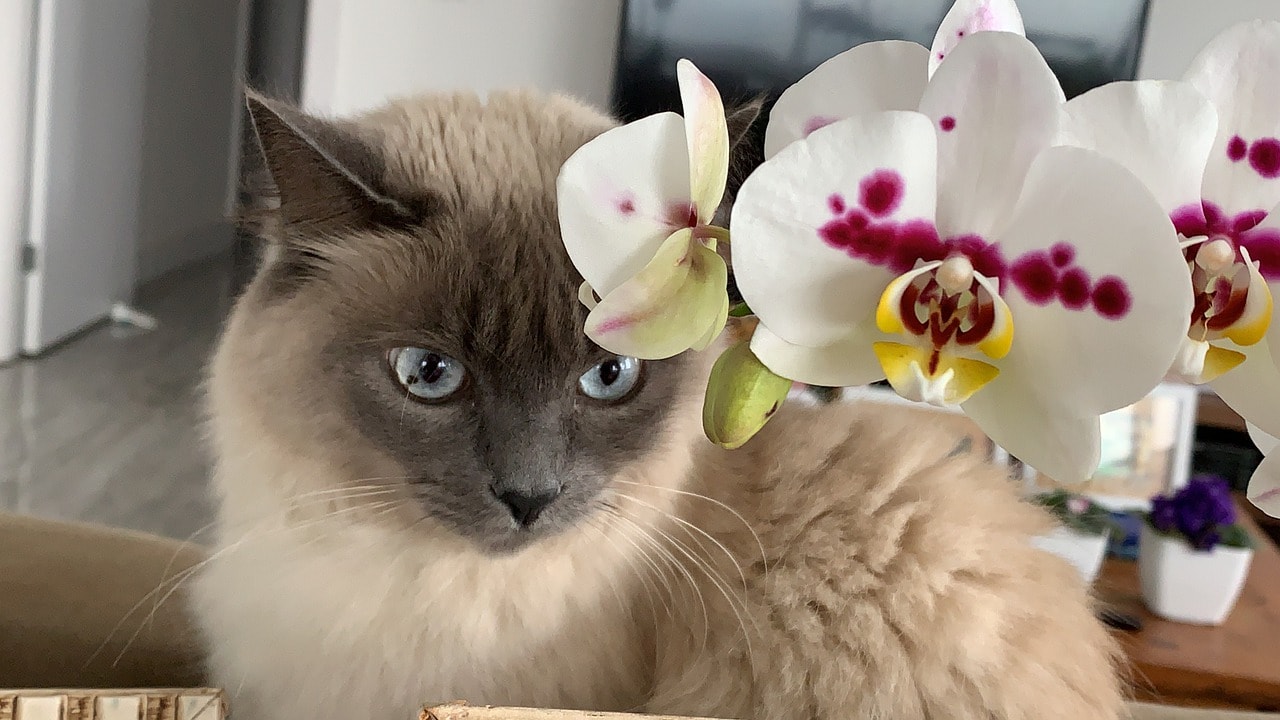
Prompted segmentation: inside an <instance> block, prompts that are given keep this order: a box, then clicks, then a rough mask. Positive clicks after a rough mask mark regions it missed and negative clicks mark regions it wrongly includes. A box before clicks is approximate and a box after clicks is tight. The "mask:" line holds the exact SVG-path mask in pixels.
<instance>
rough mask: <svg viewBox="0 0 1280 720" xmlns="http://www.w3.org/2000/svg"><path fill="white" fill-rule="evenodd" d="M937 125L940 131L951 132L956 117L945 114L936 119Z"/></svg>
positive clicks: (954, 127) (954, 125)
mask: <svg viewBox="0 0 1280 720" xmlns="http://www.w3.org/2000/svg"><path fill="white" fill-rule="evenodd" d="M938 127H940V128H942V132H951V131H952V130H955V129H956V119H955V118H954V117H952V116H951V115H947V116H946V117H944V118H942V119H941V120H939V121H938Z"/></svg>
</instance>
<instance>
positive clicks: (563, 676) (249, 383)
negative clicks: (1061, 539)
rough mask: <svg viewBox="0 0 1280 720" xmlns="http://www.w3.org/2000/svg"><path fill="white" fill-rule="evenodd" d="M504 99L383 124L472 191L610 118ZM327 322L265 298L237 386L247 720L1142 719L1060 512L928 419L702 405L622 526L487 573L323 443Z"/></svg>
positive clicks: (219, 412)
mask: <svg viewBox="0 0 1280 720" xmlns="http://www.w3.org/2000/svg"><path fill="white" fill-rule="evenodd" d="M490 106H491V111H490V112H488V114H486V115H485V119H483V120H478V121H472V120H471V119H470V118H467V122H465V123H459V122H457V118H454V119H452V120H451V118H453V115H452V114H461V113H462V112H463V111H462V110H459V108H464V109H465V111H466V112H470V113H478V112H480V111H479V110H478V107H479V105H478V104H477V103H475V101H471V100H465V99H461V100H459V99H454V100H441V99H439V98H437V99H428V100H421V99H420V100H413V101H403V102H401V103H399V104H397V105H396V106H393V107H392V108H390V109H388V110H386V111H383V112H382V113H380V114H379V115H377V116H374V117H372V118H369V119H366V120H365V121H364V122H368V123H386V124H388V125H389V126H394V128H398V130H395V131H394V132H390V135H389V136H390V137H391V138H392V139H391V140H389V141H388V142H389V144H390V145H391V148H390V149H391V150H393V151H394V152H395V153H396V154H397V155H398V156H399V158H400V160H399V162H400V164H399V165H398V166H397V168H398V169H396V170H393V172H397V173H399V174H398V176H397V177H398V180H397V182H399V183H400V184H402V185H411V184H412V183H413V182H414V180H413V178H414V177H415V176H418V175H420V174H432V173H434V174H438V173H440V172H441V171H442V168H443V169H447V170H448V171H449V172H451V173H452V174H453V177H454V178H455V179H456V180H457V183H458V186H459V187H460V188H463V190H462V191H465V188H466V185H467V183H468V182H472V181H474V182H476V183H482V184H483V183H489V184H493V183H494V182H495V181H494V180H493V179H492V177H491V176H490V175H494V176H496V175H502V174H503V173H502V172H499V173H492V174H486V173H485V172H483V170H484V168H485V167H486V165H485V164H486V163H489V166H490V167H491V169H492V168H497V167H498V166H499V165H500V164H501V163H500V162H499V161H497V160H494V159H493V158H490V157H487V156H485V154H484V152H485V150H484V148H486V147H497V148H502V147H504V143H503V140H502V137H501V132H502V128H503V123H510V122H522V123H524V122H535V120H533V119H528V118H534V116H537V117H541V118H543V119H544V120H546V118H550V120H549V121H547V122H548V123H549V125H548V128H551V127H553V126H554V125H555V123H560V124H563V125H571V124H575V123H576V124H577V125H578V126H589V125H595V126H600V127H603V126H604V124H605V123H606V121H605V120H604V119H603V118H601V117H600V116H598V115H595V114H593V113H590V112H589V111H587V110H585V109H582V108H580V107H578V106H575V105H572V104H569V103H567V102H566V101H560V100H557V101H550V102H549V101H544V100H536V99H530V98H528V97H524V96H503V95H499V96H496V97H495V98H494V99H492V100H491V101H490ZM526 115H527V116H528V118H526V117H525V116H526ZM414 127H417V128H418V132H411V130H412V129H413V128H414ZM406 128H408V130H406ZM461 128H466V130H465V131H464V130H463V129H461ZM486 133H490V134H491V135H486ZM547 133H549V135H548V138H549V139H548V142H558V141H564V140H563V136H560V135H555V134H554V133H553V132H552V130H550V129H548V130H547ZM568 136H569V137H572V136H573V133H569V134H568ZM433 137H435V138H437V140H435V141H433V140H431V138H433ZM556 138H559V140H557V139H556ZM506 152H509V153H516V154H517V155H518V154H519V150H518V149H513V148H512V147H506ZM460 153H465V154H466V155H467V159H465V160H463V159H460V155H459V154H460ZM512 162H515V163H517V165H516V167H515V169H514V170H512V171H511V172H512V173H519V172H522V170H521V167H522V166H520V165H519V164H518V163H520V162H522V161H521V160H520V159H519V157H517V158H516V159H515V160H513V161H512ZM530 162H531V163H532V164H530V165H528V166H527V167H528V168H529V172H528V173H526V175H524V176H519V175H516V178H517V179H516V184H517V185H519V184H520V183H524V184H527V185H532V186H534V188H535V190H536V191H538V192H546V191H547V188H548V187H549V183H552V182H553V180H554V173H549V172H548V171H547V170H546V168H545V167H542V166H539V165H538V164H537V163H536V162H532V161H530ZM481 189H483V191H485V192H504V190H503V189H502V187H501V183H500V182H499V183H497V186H495V187H488V186H484V187H483V188H481ZM323 313H324V308H323V307H315V306H314V304H301V303H297V304H291V303H289V302H284V303H275V304H270V305H268V304H267V303H264V302H262V300H261V298H260V297H259V289H257V288H251V289H250V291H249V293H248V294H247V295H246V297H245V298H243V299H242V300H241V302H240V304H239V306H238V309H237V310H236V312H235V314H234V315H233V317H232V319H231V321H230V324H229V327H228V328H227V330H226V333H225V335H224V338H223V340H222V343H221V345H220V347H219V350H218V353H217V356H216V358H215V360H214V362H213V365H212V373H211V382H210V393H209V394H210V400H209V403H210V414H211V429H212V440H213V447H214V451H215V455H216V459H217V469H216V476H215V483H216V487H217V490H218V495H219V500H220V529H219V535H220V539H219V548H218V551H217V554H216V555H215V556H214V558H213V560H212V561H211V562H210V563H209V564H208V565H207V567H206V569H205V570H204V571H203V572H202V574H201V576H200V578H199V580H198V582H197V584H196V587H195V590H194V593H193V594H194V603H195V607H196V609H197V612H198V614H199V616H200V618H201V622H202V624H203V626H204V630H205V632H206V635H207V637H208V638H209V640H210V643H211V646H212V651H211V664H212V671H213V674H214V679H215V681H216V682H218V683H219V684H221V685H223V686H225V687H226V688H227V689H228V691H229V693H230V694H231V697H232V700H233V703H234V707H235V708H236V711H237V716H238V717H239V718H242V720H352V719H354V718H360V719H364V718H368V719H370V720H375V719H376V720H395V719H403V718H409V717H412V714H413V713H414V712H416V709H417V708H419V707H420V706H421V705H422V704H423V703H430V702H440V701H447V700H453V699H467V700H470V701H472V702H475V703H487V704H516V705H535V706H557V707H570V708H593V709H606V710H632V709H639V708H645V707H647V708H649V709H652V710H655V711H656V710H661V711H665V712H672V713H683V714H703V715H708V716H719V717H726V718H727V717H742V718H758V719H760V720H783V719H786V720H846V719H852V718H864V717H866V718H904V719H905V718H926V717H927V718H1002V719H1010V720H1012V719H1015V718H1016V719H1022V718H1026V719H1028V720H1029V719H1032V718H1035V719H1037V720H1038V719H1042V718H1044V719H1050V720H1051V719H1053V718H1063V719H1066V718H1071V719H1073V720H1111V719H1112V718H1115V717H1117V716H1118V713H1119V710H1120V693H1119V690H1118V682H1117V679H1116V677H1115V674H1114V672H1113V670H1112V652H1113V647H1112V644H1111V642H1110V640H1109V639H1108V637H1107V635H1106V633H1105V632H1104V631H1103V629H1102V628H1101V626H1100V625H1099V624H1098V623H1097V621H1095V620H1094V619H1093V617H1092V615H1091V613H1090V610H1089V599H1088V597H1087V595H1086V592H1085V590H1084V588H1083V587H1082V586H1081V582H1080V580H1079V578H1078V577H1076V576H1075V575H1074V574H1073V573H1072V571H1071V570H1070V568H1069V567H1068V566H1067V565H1066V564H1065V563H1064V562H1062V561H1060V560H1057V559H1055V558H1052V557H1050V556H1048V555H1045V554H1042V553H1039V552H1037V551H1035V550H1033V549H1032V548H1031V547H1030V546H1029V544H1028V542H1027V540H1028V538H1029V537H1030V536H1031V535H1032V534H1034V533H1037V532H1041V531H1043V530H1044V529H1045V528H1047V527H1048V526H1049V520H1048V518H1047V516H1045V515H1043V514H1042V513H1041V512H1040V511H1038V510H1035V509H1032V508H1031V507H1030V506H1028V505H1026V504H1024V503H1022V502H1021V501H1020V500H1019V499H1018V497H1017V489H1016V488H1015V486H1014V484H1013V483H1011V482H1009V481H1007V480H1006V479H1005V478H1004V477H1003V476H1002V474H1001V473H1000V472H999V471H997V470H996V469H994V468H991V467H988V466H985V465H983V464H982V463H980V462H977V461H975V460H973V459H969V458H950V459H947V458H946V456H947V453H948V451H949V449H950V443H949V441H948V440H947V439H945V438H940V437H937V436H936V435H935V434H933V433H931V432H930V431H929V429H928V428H923V427H919V426H915V425H911V424H910V421H908V420H906V419H904V418H901V417H898V416H897V415H895V414H894V412H893V411H891V410H883V409H881V410H875V411H871V410H863V409H860V408H857V407H853V406H850V405H840V406H836V407H830V408H825V409H810V408H801V407H796V408H791V407H786V408H784V409H783V410H782V411H781V412H780V413H779V416H778V417H777V418H776V419H775V420H774V421H773V422H772V423H771V424H770V426H769V427H768V428H767V429H766V431H765V433H763V434H762V435H761V436H760V437H759V438H757V439H756V440H754V441H753V442H752V443H750V444H749V445H748V446H747V447H746V448H744V449H742V450H739V451H736V452H733V453H728V452H724V451H721V450H718V449H715V448H713V447H711V446H709V444H708V443H707V442H706V441H705V440H704V439H703V437H702V433H701V429H700V427H699V417H698V415H699V405H700V397H699V396H698V395H697V394H696V393H695V392H691V393H690V395H689V397H687V398H685V399H684V403H683V406H682V409H681V411H680V420H679V421H678V422H676V423H674V424H673V426H672V427H671V429H670V430H669V432H668V433H667V436H666V437H665V438H664V439H663V442H662V443H660V446H659V447H660V449H659V451H658V452H656V453H654V454H653V455H652V456H650V457H645V458H637V459H636V461H635V463H634V464H633V465H632V466H631V467H630V468H629V469H628V470H626V471H625V472H623V473H622V474H621V475H619V476H618V477H617V478H615V479H614V482H613V484H612V485H611V492H613V493H614V499H615V501H616V503H617V505H618V511H617V512H616V513H612V514H609V513H602V514H601V515H600V516H598V517H597V518H595V519H594V520H593V521H592V522H590V523H586V524H584V525H583V526H582V527H580V528H579V529H578V530H576V531H573V532H570V533H568V534H566V535H564V536H562V537H559V538H557V539H555V540H553V541H549V542H546V543H544V544H542V545H539V546H535V547H532V548H530V549H529V550H527V551H525V552H523V553H521V554H519V555H516V556H514V557H492V556H486V555H483V554H481V553H479V552H478V551H477V550H475V549H473V548H472V547H470V546H469V545H467V544H465V543H464V542H462V541H460V540H458V539H455V538H453V537H452V536H450V535H448V534H447V533H446V532H445V531H443V530H442V529H439V528H435V527H433V526H432V525H431V523H430V522H419V521H417V519H416V518H413V517H410V516H408V515H406V514H404V513H403V512H401V508H400V507H399V506H397V505H395V504H393V503H391V502H383V501H380V500H379V498H384V497H385V496H384V495H380V494H379V493H382V492H384V491H383V490H380V489H378V488H381V487H386V486H387V484H388V481H389V480H390V481H394V479H395V478H397V477H402V476H403V475H404V471H403V469H402V468H398V467H396V466H395V464H394V463H392V462H391V461H390V460H389V459H387V458H385V457H382V456H380V455H379V454H378V453H377V452H376V451H374V450H373V449H371V448H367V447H361V446H356V445H344V444H343V443H336V442H332V441H323V440H322V441H316V438H322V439H323V438H330V437H342V434H341V432H339V430H340V429H339V428H336V427H335V426H334V423H337V422H339V421H340V420H339V418H337V417H335V416H334V415H333V414H332V413H329V412H327V411H326V410H325V409H324V407H323V405H315V406H311V405H305V406H303V405H299V404H298V401H297V400H295V397H305V396H304V395H302V394H298V395H294V394H291V393H290V392H289V391H287V390H286V389H284V388H289V387H290V385H289V383H295V382H298V380H297V378H296V376H297V374H298V373H297V372H296V370H295V368H297V367H299V363H302V362H305V358H307V357H308V354H309V353H310V352H311V351H312V349H313V348H314V347H315V346H316V344H317V343H319V342H320V341H321V339H322V338H323V335H324V323H323ZM698 372H699V373H705V372H706V368H705V367H702V368H700V369H699V371H698ZM695 380H696V378H695ZM379 483H380V484H379ZM393 484H394V483H392V485H393ZM762 551H763V552H762ZM704 613H705V615H704ZM744 630H745V632H744Z"/></svg>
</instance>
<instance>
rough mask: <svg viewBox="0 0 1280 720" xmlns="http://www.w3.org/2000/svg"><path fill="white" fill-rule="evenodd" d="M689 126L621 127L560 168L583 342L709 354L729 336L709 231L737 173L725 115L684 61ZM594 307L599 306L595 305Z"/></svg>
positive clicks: (723, 282) (675, 122)
mask: <svg viewBox="0 0 1280 720" xmlns="http://www.w3.org/2000/svg"><path fill="white" fill-rule="evenodd" d="M677 74H678V78H679V82H680V99H681V102H682V103H683V105H684V117H683V118H681V116H679V115H676V114H675V113H660V114H658V115H652V116H650V117H647V118H644V119H642V120H638V121H636V122H633V123H630V124H627V125H623V126H621V127H618V128H614V129H612V130H609V131H608V132H605V133H604V134H602V135H600V136H599V137H597V138H595V139H594V140H592V141H590V142H588V143H587V144H585V145H583V146H582V147H581V148H579V149H578V151H577V152H575V153H574V154H573V155H572V156H571V157H570V158H569V159H568V160H567V161H565V163H564V166H563V167H562V168H561V170H560V177H559V179H558V182H557V185H556V190H557V195H558V203H559V214H560V231H561V234H562V236H563V239H564V244H565V248H566V249H567V250H568V252H569V257H570V259H571V260H572V261H573V264H574V265H575V266H576V267H577V269H578V272H580V273H581V274H582V277H583V278H584V279H585V283H584V285H583V287H582V289H581V291H580V292H579V297H580V299H581V300H582V301H583V303H584V304H586V305H587V306H588V307H590V308H592V310H591V313H590V315H589V316H588V317H587V323H586V334H587V336H588V337H590V338H591V339H592V340H594V341H595V342H596V343H597V344H598V345H600V346H601V347H603V348H605V349H606V350H609V351H610V352H615V353H618V354H620V355H630V356H633V357H638V358H644V359H652V360H657V359H663V358H668V357H671V356H673V355H677V354H679V353H681V352H683V351H685V350H688V349H689V348H694V349H699V350H700V349H703V348H706V347H707V346H708V345H710V344H711V342H712V341H713V340H714V339H715V338H716V336H718V335H719V333H720V331H721V330H723V329H724V325H725V320H726V317H727V314H728V312H729V296H728V292H727V290H726V287H727V280H728V268H727V266H726V265H725V262H724V260H723V259H722V258H721V257H720V256H719V255H718V254H717V253H716V242H717V240H723V239H726V237H727V231H726V230H724V229H723V228H719V227H715V226H712V225H710V224H709V223H710V222H711V220H712V218H713V217H714V215H715V213H716V210H717V209H718V208H719V206H720V202H721V199H722V197H723V196H724V192H725V185H726V182H727V178H728V173H729V134H728V129H727V126H726V122H725V115H724V105H723V104H722V102H721V100H720V94H719V92H718V91H717V90H716V87H715V85H714V84H712V82H711V81H710V80H709V79H707V77H706V76H705V75H703V74H702V73H701V72H699V71H698V69H697V68H696V67H694V65H693V63H691V62H689V61H688V60H681V61H680V62H679V64H678V65H677ZM596 297H599V298H600V300H599V302H598V303H597V302H596Z"/></svg>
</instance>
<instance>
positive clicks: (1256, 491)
mask: <svg viewBox="0 0 1280 720" xmlns="http://www.w3.org/2000/svg"><path fill="white" fill-rule="evenodd" d="M1247 425H1248V428H1249V437H1250V438H1252V439H1253V444H1254V445H1257V446H1258V450H1259V451H1260V452H1261V453H1262V463H1261V464H1259V465H1258V467H1257V469H1256V470H1254V471H1253V477H1252V478H1250V480H1249V491H1248V493H1247V494H1246V497H1248V498H1249V502H1251V503H1253V504H1254V505H1255V506H1257V507H1258V509H1259V510H1261V511H1262V512H1264V513H1266V514H1268V515H1270V516H1271V517H1274V518H1280V453H1275V449H1276V446H1277V445H1280V440H1277V439H1276V438H1274V437H1272V436H1271V435H1268V434H1267V433H1265V432H1263V431H1262V430H1261V429H1259V428H1258V426H1257V425H1254V424H1253V423H1247ZM1272 453H1275V454H1274V455H1273V454H1272Z"/></svg>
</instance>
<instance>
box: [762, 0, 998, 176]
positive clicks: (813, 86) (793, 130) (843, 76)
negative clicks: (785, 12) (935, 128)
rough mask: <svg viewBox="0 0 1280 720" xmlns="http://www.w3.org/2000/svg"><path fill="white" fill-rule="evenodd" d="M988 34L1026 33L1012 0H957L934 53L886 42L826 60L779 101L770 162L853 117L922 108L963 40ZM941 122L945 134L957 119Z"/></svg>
mask: <svg viewBox="0 0 1280 720" xmlns="http://www.w3.org/2000/svg"><path fill="white" fill-rule="evenodd" d="M988 31H997V32H1011V33H1016V34H1018V35H1022V34H1024V30H1023V25H1022V15H1021V14H1020V13H1019V12H1018V6H1017V4H1016V3H1015V2H1014V1H1013V0H957V2H956V3H955V4H954V5H952V6H951V9H950V11H948V12H947V14H946V16H945V17H943V19H942V23H941V24H940V25H939V26H938V32H937V34H936V35H935V36H934V39H933V48H932V49H930V48H926V47H924V46H922V45H919V44H917V43H913V42H904V41H899V40H887V41H881V42H870V43H863V44H862V45H858V46H857V47H855V48H853V49H851V50H846V51H845V52H843V53H840V54H839V55H836V56H835V57H833V58H831V59H830V60H827V61H826V62H824V63H822V64H821V65H819V66H818V67H817V68H815V69H814V70H813V71H812V72H810V73H809V74H808V75H805V76H804V77H803V78H801V80H800V81H799V82H797V83H796V84H795V85H792V86H791V87H789V88H787V90H786V91H785V92H783V93H782V95H781V96H779V97H778V102H777V103H775V104H774V107H773V110H772V111H771V112H770V114H769V126H768V128H766V130H765V138H764V152H765V157H766V158H768V157H773V156H774V155H776V154H777V153H778V151H779V150H781V149H782V148H784V147H786V146H787V145H789V144H791V143H793V142H795V141H796V140H800V139H801V138H804V137H806V136H808V135H809V133H811V132H813V131H814V130H817V129H818V128H821V127H823V126H825V125H829V124H831V123H833V122H836V121H838V120H843V119H845V118H849V117H853V116H854V115H858V114H861V113H866V112H879V111H882V110H917V109H919V107H920V99H921V98H922V97H924V89H925V86H926V85H927V84H928V82H929V79H930V78H931V77H933V74H934V73H935V72H936V71H937V70H938V68H939V67H940V66H941V64H942V61H943V60H945V59H946V58H947V57H948V56H949V55H950V54H951V52H952V51H953V50H954V49H955V48H956V47H957V46H958V45H959V43H960V42H961V41H963V40H964V39H966V38H968V37H971V36H972V35H974V34H975V33H979V32H988ZM941 122H942V124H943V129H944V130H945V129H946V128H947V126H948V125H950V123H952V122H954V119H951V120H948V119H945V118H943V119H941Z"/></svg>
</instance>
